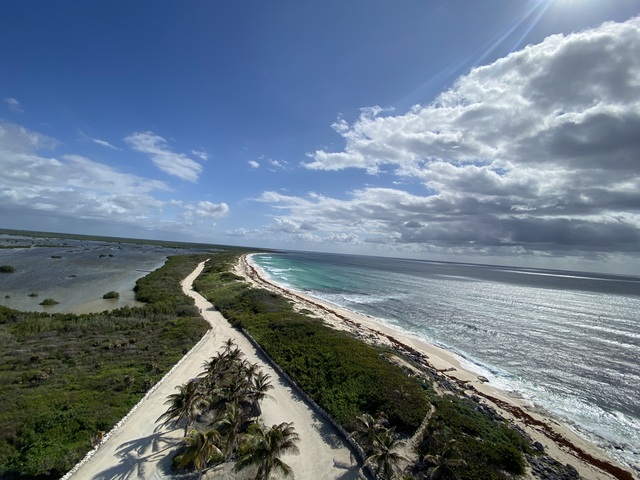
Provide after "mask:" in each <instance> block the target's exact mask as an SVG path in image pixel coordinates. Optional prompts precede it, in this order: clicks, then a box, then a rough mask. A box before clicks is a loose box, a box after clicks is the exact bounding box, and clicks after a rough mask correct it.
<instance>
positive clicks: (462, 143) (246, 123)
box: [0, 0, 640, 273]
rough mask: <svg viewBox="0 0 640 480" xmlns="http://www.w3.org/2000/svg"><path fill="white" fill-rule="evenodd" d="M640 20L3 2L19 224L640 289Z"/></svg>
mask: <svg viewBox="0 0 640 480" xmlns="http://www.w3.org/2000/svg"><path fill="white" fill-rule="evenodd" d="M637 15H640V0H608V1H606V2H605V1H599V0H519V1H515V0H485V1H482V2H479V1H471V0H467V1H463V0H459V1H453V0H451V1H446V0H430V1H426V0H424V1H412V0H409V1H403V2H400V3H398V2H389V1H378V0H366V1H364V0H354V1H343V0H341V1H332V0H330V1H322V2H297V1H260V2H259V1H246V2H214V1H189V2H177V1H176V2H168V1H144V0H143V1H136V2H124V1H110V2H102V1H100V2H81V1H64V0H63V1H58V2H49V1H27V2H22V1H20V2H19V1H7V2H3V4H2V6H0V69H1V72H2V75H0V99H1V100H2V103H1V104H0V167H2V168H1V171H0V225H2V226H4V227H6V228H20V229H31V230H45V231H57V232H74V233H87V234H104V235H114V236H127V237H139V238H161V239H176V240H194V241H204V242H210V243H219V244H236V245H250V246H262V247H275V248H286V249H304V250H320V251H340V252H345V253H365V254H375V255H393V256H409V257H418V258H430V259H441V260H451V261H476V262H482V263H487V262H490V263H496V262H497V263H507V264H518V265H532V266H554V267H559V268H578V269H588V270H605V271H613V272H621V273H640V269H639V268H638V267H639V266H640V264H639V262H638V258H639V255H638V251H639V249H640V214H639V209H640V196H639V194H638V192H639V191H640V188H639V187H640V180H639V175H638V173H639V171H640V144H639V143H638V140H637V137H638V135H637V132H638V131H640V130H637V128H638V127H639V126H640V100H639V99H640V80H639V78H640V20H638V18H637Z"/></svg>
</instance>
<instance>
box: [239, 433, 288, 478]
mask: <svg viewBox="0 0 640 480" xmlns="http://www.w3.org/2000/svg"><path fill="white" fill-rule="evenodd" d="M299 440H300V436H299V435H298V434H297V433H295V431H294V429H293V423H281V424H280V425H273V426H272V427H271V428H269V427H266V426H264V425H260V424H254V425H252V426H251V427H249V444H250V449H249V451H248V453H246V454H244V455H242V456H241V457H240V458H239V459H238V461H237V462H236V465H235V467H234V470H235V471H236V472H239V471H241V470H243V469H245V468H247V467H248V466H250V465H257V466H258V471H257V473H256V477H255V480H268V479H269V478H270V477H271V475H272V473H275V471H276V470H280V472H282V474H283V475H284V476H285V477H286V476H289V475H291V474H292V472H293V471H292V470H291V467H290V466H289V465H287V464H286V463H285V462H283V461H282V460H281V459H280V456H281V455H283V454H285V453H291V454H296V455H297V454H298V453H300V450H299V449H298V447H297V445H296V443H297V442H298V441H299Z"/></svg>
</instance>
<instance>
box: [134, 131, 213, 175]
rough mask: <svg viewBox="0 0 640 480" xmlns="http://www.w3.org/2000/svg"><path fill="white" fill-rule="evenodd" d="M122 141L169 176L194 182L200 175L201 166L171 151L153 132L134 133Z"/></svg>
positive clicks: (161, 138) (163, 140)
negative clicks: (142, 154)
mask: <svg viewBox="0 0 640 480" xmlns="http://www.w3.org/2000/svg"><path fill="white" fill-rule="evenodd" d="M124 141H125V142H126V143H127V144H128V145H129V146H130V147H131V148H133V149H134V150H135V151H137V152H141V153H144V154H146V155H148V156H149V157H150V158H151V160H152V161H153V163H154V165H155V166H156V167H158V168H159V169H160V170H162V171H163V172H165V173H168V174H169V175H173V176H176V177H178V178H181V179H183V180H188V181H190V182H195V181H197V180H198V177H199V176H200V173H202V165H200V164H199V163H198V162H196V161H194V160H192V159H191V158H189V157H187V156H186V155H185V154H183V153H175V152H173V151H171V149H170V148H169V145H168V144H167V141H166V140H165V139H164V138H163V137H161V136H159V135H156V134H155V133H153V132H135V133H134V134H132V135H129V136H128V137H125V138H124Z"/></svg>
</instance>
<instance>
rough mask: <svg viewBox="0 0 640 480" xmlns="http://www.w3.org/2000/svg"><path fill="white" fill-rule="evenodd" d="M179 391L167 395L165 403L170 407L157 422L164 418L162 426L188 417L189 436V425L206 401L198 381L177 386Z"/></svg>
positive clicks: (186, 424)
mask: <svg viewBox="0 0 640 480" xmlns="http://www.w3.org/2000/svg"><path fill="white" fill-rule="evenodd" d="M176 388H177V389H178V393H172V394H171V395H169V396H168V397H167V401H166V402H164V403H165V405H167V404H169V408H168V409H167V411H166V412H164V413H163V414H162V415H160V417H158V419H157V420H156V422H158V421H160V420H163V419H164V422H163V423H162V424H161V425H162V426H165V425H168V424H169V423H171V422H172V421H173V420H175V421H176V423H177V422H179V421H180V420H182V419H183V418H184V419H186V422H185V426H184V435H185V436H187V432H188V431H189V426H190V425H191V423H192V422H193V421H194V420H195V419H196V416H197V414H198V409H199V407H200V406H201V405H202V404H203V403H204V398H203V396H202V392H201V390H200V389H199V388H198V382H196V381H193V380H191V381H190V382H187V383H186V384H184V385H178V386H177V387H176Z"/></svg>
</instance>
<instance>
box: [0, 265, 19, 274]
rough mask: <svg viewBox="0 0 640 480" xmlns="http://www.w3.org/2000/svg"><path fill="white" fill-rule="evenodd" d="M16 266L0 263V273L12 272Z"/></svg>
mask: <svg viewBox="0 0 640 480" xmlns="http://www.w3.org/2000/svg"><path fill="white" fill-rule="evenodd" d="M15 271H16V267H14V266H12V265H0V273H14V272H15Z"/></svg>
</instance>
